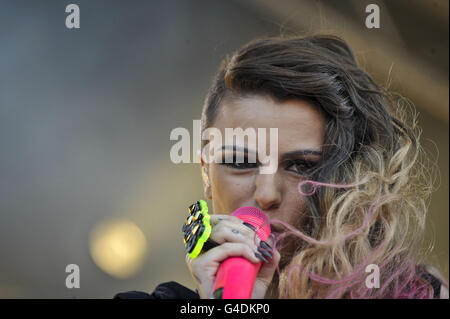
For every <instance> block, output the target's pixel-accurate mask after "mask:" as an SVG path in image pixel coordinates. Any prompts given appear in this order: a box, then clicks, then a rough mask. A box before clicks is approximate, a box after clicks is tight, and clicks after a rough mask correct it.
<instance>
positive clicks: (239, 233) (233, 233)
mask: <svg viewBox="0 0 450 319" xmlns="http://www.w3.org/2000/svg"><path fill="white" fill-rule="evenodd" d="M210 238H211V239H212V240H213V241H215V242H217V243H224V242H240V243H245V244H247V245H249V246H250V247H252V248H253V247H254V248H255V249H256V247H255V246H257V245H259V242H260V241H259V239H258V237H257V236H256V233H255V232H253V231H251V230H250V229H249V228H248V227H246V226H244V225H243V224H242V223H241V224H235V223H230V222H227V221H223V222H221V223H219V224H217V225H216V226H214V227H213V228H212V231H211V235H210Z"/></svg>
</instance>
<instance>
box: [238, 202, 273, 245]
mask: <svg viewBox="0 0 450 319" xmlns="http://www.w3.org/2000/svg"><path fill="white" fill-rule="evenodd" d="M231 215H232V216H236V217H238V218H239V219H241V220H243V221H244V222H246V223H248V224H250V225H252V226H253V227H255V232H256V235H258V237H259V239H261V240H263V241H265V240H267V238H269V235H270V232H271V231H270V222H269V218H268V217H267V215H266V214H265V213H264V212H263V211H262V210H260V209H259V208H256V207H252V206H244V207H240V208H238V209H236V210H235V211H234V212H233V214H231Z"/></svg>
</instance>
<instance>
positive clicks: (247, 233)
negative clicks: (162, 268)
mask: <svg viewBox="0 0 450 319" xmlns="http://www.w3.org/2000/svg"><path fill="white" fill-rule="evenodd" d="M210 223H211V227H212V229H211V235H210V239H211V240H213V241H215V242H216V243H218V244H219V246H217V247H214V248H212V249H210V250H208V251H207V252H205V253H202V254H200V255H199V256H198V257H197V258H195V259H192V258H190V257H189V256H188V255H186V264H187V266H188V268H189V271H190V272H191V275H192V277H193V278H194V281H195V285H196V287H197V290H198V293H199V295H200V298H202V299H204V298H210V297H211V294H212V289H213V286H214V281H215V279H216V273H217V270H218V268H219V266H220V264H221V262H222V261H224V260H225V259H227V258H228V257H234V256H241V257H244V258H246V259H248V260H249V261H251V262H253V263H258V262H260V261H261V260H264V259H265V260H266V261H267V262H266V261H263V263H262V265H261V268H260V270H259V272H258V275H257V277H256V280H255V284H254V286H253V292H252V299H255V298H257V299H262V298H264V295H265V293H266V290H267V288H268V287H269V284H270V282H271V281H272V277H273V275H274V273H275V269H276V267H277V265H278V262H279V261H280V254H279V253H278V251H270V250H269V249H265V248H268V247H267V246H265V244H261V240H260V239H259V238H258V237H257V236H255V232H254V230H252V229H251V228H250V227H248V226H246V225H245V224H244V222H243V221H242V220H241V219H239V218H237V217H236V216H231V215H211V222H210ZM264 243H266V244H268V245H269V246H272V245H273V239H272V238H271V237H269V239H268V240H267V241H266V242H264ZM261 245H262V246H261ZM258 247H261V248H259V249H258ZM261 256H262V257H261Z"/></svg>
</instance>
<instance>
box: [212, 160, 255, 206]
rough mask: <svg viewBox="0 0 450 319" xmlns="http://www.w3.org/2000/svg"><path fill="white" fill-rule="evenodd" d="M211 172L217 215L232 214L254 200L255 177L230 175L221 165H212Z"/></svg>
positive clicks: (213, 198)
mask: <svg viewBox="0 0 450 319" xmlns="http://www.w3.org/2000/svg"><path fill="white" fill-rule="evenodd" d="M210 172H211V173H210V174H211V175H210V179H211V191H212V202H213V207H214V212H215V213H217V214H231V213H232V212H233V211H234V210H236V209H237V208H239V207H241V206H245V204H246V203H248V202H249V201H251V199H252V198H253V189H254V177H253V175H251V174H245V175H235V174H232V173H230V170H229V169H228V168H227V167H225V166H222V165H219V164H211V168H210Z"/></svg>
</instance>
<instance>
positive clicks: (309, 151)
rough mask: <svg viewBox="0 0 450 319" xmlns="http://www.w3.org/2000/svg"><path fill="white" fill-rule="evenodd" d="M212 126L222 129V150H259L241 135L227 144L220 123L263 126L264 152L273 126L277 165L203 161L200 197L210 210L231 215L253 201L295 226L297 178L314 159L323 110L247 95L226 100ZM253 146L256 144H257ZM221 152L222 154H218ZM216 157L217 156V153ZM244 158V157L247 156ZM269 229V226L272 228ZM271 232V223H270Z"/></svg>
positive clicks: (300, 212) (299, 205) (299, 211)
mask: <svg viewBox="0 0 450 319" xmlns="http://www.w3.org/2000/svg"><path fill="white" fill-rule="evenodd" d="M219 109H220V111H219V114H218V116H217V118H216V120H215V123H214V124H213V125H212V126H213V127H215V128H217V129H219V130H220V131H221V133H222V137H223V141H222V143H223V144H225V146H224V148H225V150H224V151H223V152H224V153H223V154H226V153H230V152H231V153H232V154H234V155H235V156H236V155H237V153H238V152H241V153H244V158H246V157H247V153H245V152H244V151H242V150H240V148H244V147H246V148H248V152H249V153H250V152H256V153H257V152H258V150H257V149H255V148H254V147H251V145H250V144H248V143H247V140H245V144H244V145H235V146H236V150H233V145H227V143H226V142H225V138H224V137H225V128H242V129H243V130H245V129H247V128H253V129H255V130H256V132H257V131H258V128H264V129H265V131H266V141H267V152H266V154H268V153H269V145H270V143H269V140H270V137H269V130H270V128H278V155H277V162H278V163H277V165H278V166H277V170H276V172H275V173H272V174H267V173H264V174H263V173H261V170H260V168H259V164H258V157H257V163H256V164H255V163H253V164H252V163H250V164H249V163H240V164H233V163H225V160H222V163H217V162H216V161H214V160H212V161H210V163H209V164H208V163H205V162H204V161H203V160H202V166H203V168H206V171H207V174H208V177H209V181H210V186H208V185H207V184H206V183H205V196H206V198H208V199H210V200H211V201H212V204H213V213H215V214H231V213H232V212H233V211H235V210H236V209H237V208H239V207H242V206H255V207H258V208H260V209H261V210H263V211H264V212H265V213H266V214H267V215H268V217H269V218H276V219H279V220H282V221H284V222H287V223H289V224H291V225H294V226H296V227H298V226H299V223H300V224H301V220H302V217H303V216H305V214H304V212H305V200H304V197H303V196H302V195H301V194H300V193H299V192H298V189H297V188H298V183H299V182H300V181H302V180H303V179H305V176H304V173H303V172H304V171H305V169H307V167H308V165H313V164H315V163H317V162H318V161H319V160H320V158H321V149H322V144H323V139H324V132H325V121H324V118H323V115H322V114H321V113H320V112H319V111H318V110H317V107H316V106H314V105H313V104H311V103H309V102H306V101H303V100H289V101H284V102H275V101H273V100H272V99H270V98H267V97H264V96H257V95H255V96H251V97H245V98H241V99H237V100H230V99H225V100H223V101H222V103H221V105H220V108H219ZM256 145H257V144H256ZM271 153H272V152H271ZM223 154H222V155H223ZM218 156H221V155H220V154H219V155H218ZM247 162H248V161H247ZM273 230H274V229H273ZM275 231H276V226H275Z"/></svg>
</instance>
